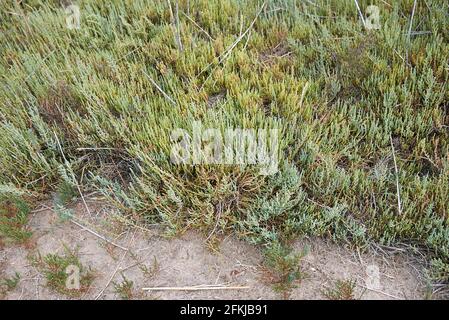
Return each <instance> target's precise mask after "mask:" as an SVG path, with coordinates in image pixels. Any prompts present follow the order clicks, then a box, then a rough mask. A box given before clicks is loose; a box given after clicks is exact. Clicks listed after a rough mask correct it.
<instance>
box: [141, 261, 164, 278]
mask: <svg viewBox="0 0 449 320" xmlns="http://www.w3.org/2000/svg"><path fill="white" fill-rule="evenodd" d="M139 269H140V271H142V273H143V275H144V276H145V277H146V278H148V279H151V278H153V277H154V276H155V275H156V274H157V273H158V272H159V269H160V266H159V262H158V261H157V259H156V256H154V257H153V265H152V266H151V267H147V266H146V265H144V264H141V265H139Z"/></svg>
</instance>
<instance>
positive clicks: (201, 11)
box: [0, 0, 449, 281]
mask: <svg viewBox="0 0 449 320" xmlns="http://www.w3.org/2000/svg"><path fill="white" fill-rule="evenodd" d="M175 2H176V1H175V0H171V4H172V5H171V7H172V10H171V11H172V12H173V18H172V14H171V11H170V9H169V6H168V1H165V0H164V1H162V0H159V1H144V0H129V1H121V0H120V1H119V0H112V1H111V0H108V1H106V0H105V1H94V0H83V1H79V2H78V3H77V4H78V5H79V7H80V13H81V24H80V29H79V30H76V29H75V30H69V29H68V28H67V26H66V21H65V18H66V14H65V13H64V10H63V8H62V7H61V6H60V4H59V1H43V0H42V1H39V0H34V1H21V2H16V1H6V2H5V3H2V9H1V11H0V28H1V32H0V50H1V55H0V78H1V80H0V81H1V86H0V121H1V125H0V154H1V157H0V183H4V184H7V183H12V184H14V185H15V186H16V187H21V188H28V189H30V190H34V191H41V192H46V191H49V190H54V189H55V188H56V187H57V185H58V184H60V183H61V181H62V180H64V179H63V178H62V177H61V175H60V171H61V170H59V169H60V168H61V166H62V167H66V168H69V167H70V168H71V170H72V169H73V171H74V173H75V174H76V175H77V178H78V179H79V181H78V183H80V184H81V185H82V186H83V188H89V187H92V186H93V184H95V186H97V187H99V188H100V189H101V190H102V191H103V192H104V193H105V194H107V195H108V196H110V198H111V200H113V201H114V202H115V203H116V204H117V205H118V206H119V207H120V208H122V209H123V210H124V212H125V213H129V214H131V213H132V214H133V215H132V216H133V217H136V216H139V217H142V219H144V220H145V221H158V222H160V223H163V224H164V225H165V226H167V231H168V232H169V233H176V232H177V231H179V230H181V229H183V228H186V227H196V228H199V229H201V230H203V231H204V233H205V234H208V235H210V236H211V237H212V238H213V237H214V236H216V235H219V234H220V233H222V232H225V231H231V230H234V231H237V232H238V233H239V234H240V235H241V236H242V237H244V238H246V239H250V240H251V241H253V242H256V243H261V242H262V243H264V242H272V241H281V242H285V241H287V240H289V239H291V238H293V237H295V236H298V235H299V234H313V235H321V236H328V237H332V238H333V239H335V240H338V241H348V242H350V243H353V244H356V245H358V246H362V247H363V246H366V245H367V244H369V243H370V242H371V241H376V242H379V243H382V244H388V245H393V244H395V243H398V242H401V243H404V242H406V243H409V244H411V245H419V246H426V247H427V248H428V249H430V250H429V254H430V255H429V257H432V258H438V259H440V260H438V261H443V262H442V263H443V264H441V263H439V264H438V265H439V266H440V267H439V270H440V271H441V270H447V268H446V269H445V268H444V261H446V262H447V261H448V260H449V227H448V221H449V213H448V212H449V210H448V209H449V170H448V169H449V159H448V146H449V113H448V98H449V90H448V75H449V66H448V61H449V45H448V43H449V28H448V21H449V19H448V16H447V12H448V3H447V2H445V1H440V0H427V1H418V5H417V7H416V10H415V13H414V19H413V21H412V28H411V30H412V33H411V34H409V26H410V21H411V13H412V8H413V2H414V1H413V0H403V1H362V0H360V1H358V2H359V3H360V6H361V8H362V11H364V10H365V8H366V7H367V6H368V5H369V4H375V5H377V6H378V7H379V9H380V22H381V28H380V29H379V30H365V29H364V28H363V25H362V23H361V20H360V17H359V15H358V12H357V10H356V7H355V2H354V1H352V0H314V1H294V0H276V1H274V0H270V1H267V2H266V5H265V6H264V7H263V9H262V11H261V12H260V14H259V15H258V16H257V14H258V12H259V9H260V8H261V6H262V2H261V1H257V0H248V1H243V0H240V1H238V0H207V1H206V0H198V1H187V0H180V1H179V12H178V16H179V28H177V27H176V23H174V22H173V21H174V20H176V12H175V11H176V10H175ZM255 18H256V19H255ZM254 19H255V23H254V25H252V27H251V28H250V30H249V31H248V32H247V33H245V31H246V30H247V28H248V27H250V25H251V22H252V21H253V20H254ZM417 31H425V32H421V33H419V32H417ZM177 34H179V37H180V42H181V46H182V50H181V47H180V45H179V43H178V41H177V40H176V39H177V36H176V35H177ZM243 34H244V37H242V38H241V39H240V40H241V41H239V42H238V43H237V44H236V45H235V46H233V43H235V41H236V40H237V39H239V36H240V35H243ZM230 48H232V51H229V49H230ZM226 53H228V54H226ZM223 57H225V58H223ZM145 73H146V74H147V75H149V76H150V77H151V79H153V80H154V81H155V82H156V83H157V84H158V85H159V86H160V88H161V89H162V90H163V91H164V92H165V93H166V94H167V95H168V96H170V97H171V99H173V101H174V102H175V103H174V104H173V103H172V102H171V101H170V100H169V99H167V98H166V97H164V95H162V94H161V92H160V91H159V90H158V89H157V88H156V87H155V86H154V85H153V84H152V83H151V81H150V79H149V78H148V77H147V76H146V75H145ZM194 120H201V121H202V123H203V125H204V127H212V128H221V129H223V130H224V129H225V128H228V127H240V128H279V129H280V130H281V145H280V149H281V163H282V165H281V171H280V172H279V174H277V175H275V176H270V177H262V176H259V175H258V171H257V170H256V169H255V168H253V167H251V166H246V167H241V166H219V165H207V166H206V165H202V166H191V165H174V164H172V163H171V162H170V161H169V160H168V159H169V158H168V157H169V152H170V148H171V142H170V132H171V130H173V129H174V128H184V129H186V130H189V129H190V128H191V124H192V122H193V121H194ZM59 142H60V143H59ZM59 144H60V145H59ZM393 149H394V153H395V157H396V160H397V171H398V174H397V175H396V170H395V166H394V162H393ZM63 153H64V154H63ZM64 157H65V158H64ZM65 159H67V162H68V163H66V161H65ZM82 173H84V174H82ZM89 173H90V174H89ZM81 177H83V181H81ZM396 179H397V180H398V185H399V189H400V201H401V209H399V205H398V201H397V198H398V196H397V195H398V193H397V183H396ZM218 213H220V214H218ZM217 217H219V218H220V220H219V221H218V223H217V219H218V218H217ZM212 238H211V239H212ZM438 274H439V275H440V276H439V277H438V278H439V279H441V280H443V281H444V279H445V280H446V281H447V279H448V277H449V274H448V273H447V272H439V273H438Z"/></svg>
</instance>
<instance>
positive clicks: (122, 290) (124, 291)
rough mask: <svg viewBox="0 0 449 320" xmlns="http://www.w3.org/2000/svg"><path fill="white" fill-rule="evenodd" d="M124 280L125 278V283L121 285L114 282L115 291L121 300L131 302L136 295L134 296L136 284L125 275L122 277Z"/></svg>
mask: <svg viewBox="0 0 449 320" xmlns="http://www.w3.org/2000/svg"><path fill="white" fill-rule="evenodd" d="M122 278H123V281H122V282H120V283H117V282H113V284H114V291H115V293H116V294H118V295H119V297H120V299H122V300H130V299H132V297H133V296H134V294H133V287H134V282H132V281H131V280H129V279H127V278H126V277H125V276H124V275H122Z"/></svg>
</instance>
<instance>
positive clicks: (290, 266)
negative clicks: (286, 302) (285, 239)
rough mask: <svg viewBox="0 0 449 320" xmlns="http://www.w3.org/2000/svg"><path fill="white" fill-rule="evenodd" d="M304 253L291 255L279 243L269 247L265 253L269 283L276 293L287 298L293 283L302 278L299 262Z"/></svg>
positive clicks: (288, 250) (293, 285)
mask: <svg viewBox="0 0 449 320" xmlns="http://www.w3.org/2000/svg"><path fill="white" fill-rule="evenodd" d="M305 253H306V252H305V251H304V252H302V253H300V254H297V253H293V252H291V249H289V248H287V247H285V246H283V245H281V244H279V243H275V244H273V245H271V246H270V247H269V248H268V249H267V250H266V251H265V260H266V264H267V266H268V270H267V273H268V276H269V277H268V278H269V282H270V283H272V284H273V285H274V289H275V290H276V291H280V292H283V293H284V295H286V296H288V292H289V291H290V290H291V289H292V288H294V287H295V283H296V282H297V281H299V280H301V279H302V278H303V276H304V274H303V272H302V270H301V267H300V260H301V258H302V257H303V256H304V255H305Z"/></svg>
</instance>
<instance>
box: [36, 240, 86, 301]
mask: <svg viewBox="0 0 449 320" xmlns="http://www.w3.org/2000/svg"><path fill="white" fill-rule="evenodd" d="M33 264H34V265H35V266H36V267H37V269H38V270H40V271H41V272H42V273H43V274H44V276H45V278H46V279H47V286H48V287H49V288H51V289H53V290H55V291H57V292H59V293H62V294H65V295H68V296H72V297H78V296H80V295H81V294H82V293H84V292H86V291H87V290H88V289H89V287H90V285H91V283H92V281H93V279H94V274H93V272H92V270H91V269H90V268H89V269H86V268H85V267H84V266H83V265H82V264H81V262H80V260H79V258H78V255H77V253H76V252H75V251H71V250H70V249H69V248H67V247H66V248H65V253H64V255H62V256H61V255H57V254H48V255H46V256H44V257H42V256H41V255H40V254H39V255H38V257H36V258H34V261H33ZM72 278H73V279H72ZM71 280H73V281H71ZM72 282H73V283H72ZM72 284H73V285H72Z"/></svg>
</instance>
